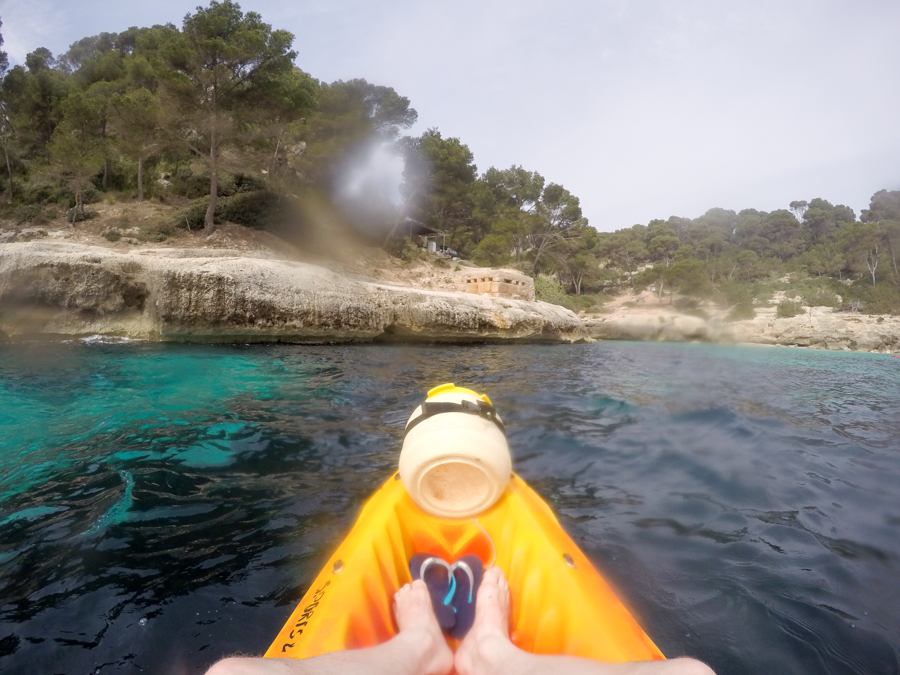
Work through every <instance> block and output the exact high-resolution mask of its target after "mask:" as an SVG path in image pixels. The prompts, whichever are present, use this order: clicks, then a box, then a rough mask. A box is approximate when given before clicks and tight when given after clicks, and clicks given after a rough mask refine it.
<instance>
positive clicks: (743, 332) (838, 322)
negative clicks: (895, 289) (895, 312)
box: [733, 307, 900, 352]
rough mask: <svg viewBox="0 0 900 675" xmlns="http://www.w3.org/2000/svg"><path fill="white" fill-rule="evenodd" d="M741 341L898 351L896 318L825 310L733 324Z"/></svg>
mask: <svg viewBox="0 0 900 675" xmlns="http://www.w3.org/2000/svg"><path fill="white" fill-rule="evenodd" d="M733 331H734V337H735V339H737V340H738V341H741V342H756V343H760V344H772V345H775V344H779V345H793V346H798V347H811V348H813V349H831V350H851V351H865V352H871V351H877V352H896V351H900V317H895V316H884V317H879V316H868V315H865V314H858V313H855V312H847V313H843V312H833V311H832V310H831V309H830V308H826V307H812V308H806V309H805V311H804V312H803V313H801V314H799V315H798V316H794V317H790V318H782V319H778V318H775V312H774V310H770V311H768V312H762V313H760V315H758V316H757V317H756V318H755V319H752V320H749V321H737V322H735V323H734V324H733Z"/></svg>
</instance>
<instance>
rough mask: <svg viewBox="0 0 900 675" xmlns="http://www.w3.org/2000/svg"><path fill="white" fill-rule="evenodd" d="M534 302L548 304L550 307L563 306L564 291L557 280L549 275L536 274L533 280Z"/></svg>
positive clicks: (564, 299) (564, 300)
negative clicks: (538, 301) (539, 301)
mask: <svg viewBox="0 0 900 675" xmlns="http://www.w3.org/2000/svg"><path fill="white" fill-rule="evenodd" d="M534 297H535V300H541V301H542V302H549V303H550V304H551V305H563V306H564V303H565V302H566V291H565V289H564V288H563V287H562V284H561V283H559V279H557V278H556V277H554V276H552V275H550V274H538V275H537V277H535V279H534Z"/></svg>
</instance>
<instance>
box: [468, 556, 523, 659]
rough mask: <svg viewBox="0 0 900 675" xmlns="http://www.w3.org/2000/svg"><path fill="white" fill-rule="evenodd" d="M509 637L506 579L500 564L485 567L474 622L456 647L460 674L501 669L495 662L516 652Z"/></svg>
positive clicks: (507, 584) (507, 587)
mask: <svg viewBox="0 0 900 675" xmlns="http://www.w3.org/2000/svg"><path fill="white" fill-rule="evenodd" d="M518 651H519V650H518V648H516V647H515V645H513V643H512V642H510V639H509V583H508V582H507V581H506V577H505V576H504V575H503V571H502V570H501V569H500V568H499V567H490V568H488V569H487V570H485V573H484V578H483V579H482V581H481V586H480V587H479V589H478V599H477V601H476V603H475V623H473V624H472V628H471V629H470V630H469V632H468V633H467V634H466V637H465V638H464V639H463V641H462V644H460V646H459V649H457V650H456V658H455V665H456V671H457V672H458V673H459V675H478V674H479V673H484V672H501V671H502V668H501V669H500V670H497V668H496V667H497V666H500V665H502V664H503V663H507V665H508V661H506V659H507V658H508V657H513V656H515V655H516V654H517V653H518Z"/></svg>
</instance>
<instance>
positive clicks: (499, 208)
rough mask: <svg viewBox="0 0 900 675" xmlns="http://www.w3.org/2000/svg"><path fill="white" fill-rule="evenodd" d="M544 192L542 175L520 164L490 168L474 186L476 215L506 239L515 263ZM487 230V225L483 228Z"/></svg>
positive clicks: (525, 241) (519, 260)
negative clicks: (507, 167)
mask: <svg viewBox="0 0 900 675" xmlns="http://www.w3.org/2000/svg"><path fill="white" fill-rule="evenodd" d="M543 191H544V177H543V176H541V175H540V174H539V173H537V172H536V171H526V170H525V169H523V168H522V167H521V166H515V165H514V166H511V167H510V168H509V169H504V170H500V169H495V168H494V167H491V168H490V169H488V170H487V171H485V173H484V175H483V176H482V177H481V178H480V179H479V181H478V182H477V184H476V186H475V190H474V193H475V195H476V199H477V201H476V209H475V216H476V218H480V219H481V220H482V221H487V222H488V223H490V226H489V229H491V231H492V232H493V233H495V234H499V235H501V236H503V237H504V238H505V239H506V241H508V242H509V246H510V248H509V250H510V251H511V253H512V255H513V256H515V259H516V263H520V262H521V261H522V256H523V255H524V253H525V250H526V249H527V248H528V247H529V234H530V232H531V230H532V227H533V222H534V219H535V217H536V213H537V204H538V202H539V201H540V198H541V194H543ZM486 229H488V228H486Z"/></svg>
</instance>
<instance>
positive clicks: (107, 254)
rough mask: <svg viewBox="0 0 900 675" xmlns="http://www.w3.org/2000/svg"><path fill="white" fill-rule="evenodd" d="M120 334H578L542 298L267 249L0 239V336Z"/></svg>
mask: <svg viewBox="0 0 900 675" xmlns="http://www.w3.org/2000/svg"><path fill="white" fill-rule="evenodd" d="M93 334H101V335H120V336H126V337H133V338H144V339H155V340H178V341H201V342H233V341H247V342H361V341H372V340H393V341H415V340H423V341H443V342H470V341H509V340H517V341H530V342H574V341H577V340H581V339H584V338H585V337H586V332H585V329H584V326H583V324H582V322H581V321H580V320H579V319H578V318H577V317H576V316H575V315H574V314H573V313H572V312H570V311H569V310H566V309H564V308H562V307H557V306H556V305H550V304H547V303H543V302H526V301H520V300H510V299H501V298H489V297H482V296H477V295H471V294H466V293H452V292H443V291H428V290H416V289H411V288H404V287H400V286H392V285H388V284H380V283H375V282H372V281H370V280H365V279H362V278H358V279H355V278H350V277H347V276H341V275H338V274H336V273H334V272H331V271H329V270H327V269H325V268H323V267H319V266H316V265H311V264H308V263H302V262H296V261H291V260H287V259H283V258H279V257H277V256H276V255H274V254H271V253H268V252H265V251H257V252H237V251H229V250H221V249H218V250H217V249H164V248H156V249H146V250H135V249H131V250H113V249H109V248H104V247H100V246H86V245H82V244H73V243H63V242H59V243H57V242H45V243H43V242H26V243H11V244H0V339H3V338H4V336H6V339H22V338H26V337H38V336H44V337H61V336H82V335H93Z"/></svg>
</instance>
